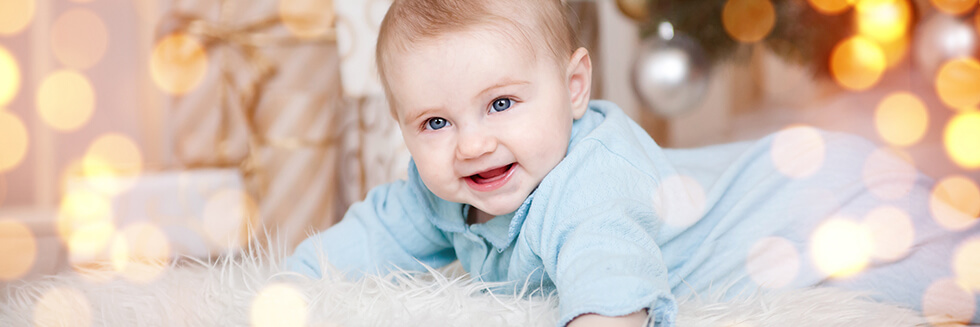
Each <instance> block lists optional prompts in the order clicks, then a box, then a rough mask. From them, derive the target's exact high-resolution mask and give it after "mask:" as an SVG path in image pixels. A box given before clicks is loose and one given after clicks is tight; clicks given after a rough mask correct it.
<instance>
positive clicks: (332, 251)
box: [286, 180, 456, 278]
mask: <svg viewBox="0 0 980 327" xmlns="http://www.w3.org/2000/svg"><path fill="white" fill-rule="evenodd" d="M413 182H419V181H413V180H410V181H408V182H406V181H397V182H394V183H391V184H385V185H381V186H378V187H376V188H374V189H372V190H371V191H370V192H369V193H368V195H367V197H366V198H365V199H364V201H362V202H358V203H355V204H354V205H352V206H351V207H350V208H349V209H348V211H347V213H346V214H345V215H344V218H343V219H342V220H341V221H340V222H339V223H337V224H336V225H334V226H332V227H330V228H328V229H327V230H325V231H323V232H320V233H318V234H315V235H313V236H311V237H310V238H308V239H306V240H304V241H303V242H302V243H300V245H299V246H297V247H296V250H295V251H294V252H293V254H292V256H290V257H288V258H287V259H286V268H287V269H288V270H290V271H295V272H299V273H302V274H304V275H307V276H310V277H315V278H320V277H322V276H323V274H324V272H325V271H327V269H326V267H324V266H323V263H329V264H330V265H332V266H333V267H334V268H336V269H338V270H339V271H340V272H342V273H343V274H345V275H346V276H347V277H351V278H356V277H360V276H362V275H364V274H384V273H387V272H389V271H391V270H393V269H396V268H398V269H404V270H410V271H416V270H424V266H423V264H424V265H427V266H430V267H434V268H438V267H442V266H445V265H447V264H449V263H450V262H452V261H453V260H455V259H456V255H455V252H454V251H453V248H452V245H451V243H450V242H449V241H448V239H447V238H446V237H445V235H444V234H443V233H442V232H441V231H439V230H438V229H436V228H435V226H433V225H432V224H431V223H430V222H429V221H428V219H427V218H426V216H425V215H426V212H425V210H424V208H423V207H422V206H420V205H419V200H418V195H417V194H415V192H417V187H416V186H415V185H412V183H413Z"/></svg>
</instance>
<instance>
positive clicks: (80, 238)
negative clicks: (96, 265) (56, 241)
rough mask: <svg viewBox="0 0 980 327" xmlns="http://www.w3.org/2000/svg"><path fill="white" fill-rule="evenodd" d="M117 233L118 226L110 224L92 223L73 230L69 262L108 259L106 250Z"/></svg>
mask: <svg viewBox="0 0 980 327" xmlns="http://www.w3.org/2000/svg"><path fill="white" fill-rule="evenodd" d="M115 233H116V226H115V225H113V224H112V223H110V222H96V223H91V224H87V225H84V226H82V227H80V228H77V229H75V230H73V231H72V233H71V236H70V237H69V238H68V260H69V261H70V262H71V263H83V262H87V261H92V260H95V259H102V258H105V257H107V255H106V253H105V250H106V249H107V248H108V247H109V242H110V241H111V240H112V236H113V235H114V234H115Z"/></svg>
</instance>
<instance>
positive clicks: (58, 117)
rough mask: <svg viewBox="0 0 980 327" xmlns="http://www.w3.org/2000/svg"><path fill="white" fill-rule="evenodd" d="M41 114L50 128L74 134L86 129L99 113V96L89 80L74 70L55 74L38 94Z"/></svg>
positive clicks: (42, 85)
mask: <svg viewBox="0 0 980 327" xmlns="http://www.w3.org/2000/svg"><path fill="white" fill-rule="evenodd" d="M37 110H38V114H40V116H41V120H43V121H44V122H45V123H46V124H48V126H51V127H52V128H54V129H56V130H59V131H63V132H70V131H74V130H77V129H78V128H80V127H82V126H83V125H85V124H86V123H88V121H89V120H90V119H91V118H92V113H93V112H94V111H95V92H94V91H93V90H92V84H91V83H90V82H89V80H88V78H85V76H83V75H82V74H79V73H78V72H75V71H71V70H60V71H57V72H54V73H51V74H50V75H48V76H47V77H45V78H44V80H43V81H42V82H41V86H40V87H39V88H38V91H37Z"/></svg>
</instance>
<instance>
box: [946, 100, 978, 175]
mask: <svg viewBox="0 0 980 327" xmlns="http://www.w3.org/2000/svg"><path fill="white" fill-rule="evenodd" d="M943 145H945V147H946V154H948V155H949V158H950V159H952V160H953V162H954V163H956V164H957V165H959V166H960V167H963V168H966V169H977V168H980V111H971V112H964V113H959V114H957V115H956V116H953V118H952V119H950V120H949V123H948V124H947V125H946V130H945V131H943Z"/></svg>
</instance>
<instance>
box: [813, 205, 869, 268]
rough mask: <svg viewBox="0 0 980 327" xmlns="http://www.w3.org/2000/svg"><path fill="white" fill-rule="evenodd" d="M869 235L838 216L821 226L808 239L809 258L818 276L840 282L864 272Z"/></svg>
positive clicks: (867, 260)
mask: <svg viewBox="0 0 980 327" xmlns="http://www.w3.org/2000/svg"><path fill="white" fill-rule="evenodd" d="M872 249H873V247H872V245H871V235H870V232H869V231H868V230H867V229H866V228H865V227H864V226H862V225H860V224H858V223H856V222H854V221H852V220H850V219H846V218H843V217H840V216H835V217H832V218H830V219H828V220H827V221H825V222H823V223H822V224H821V225H820V226H819V227H817V229H816V231H814V233H813V235H812V236H811V239H810V254H811V255H812V257H813V260H814V264H815V265H816V266H817V268H818V269H820V271H821V272H823V273H825V274H827V275H828V276H831V277H835V278H844V277H848V276H851V275H854V274H856V273H858V272H861V271H862V270H864V268H865V267H867V266H868V263H869V261H870V257H871V251H872Z"/></svg>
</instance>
